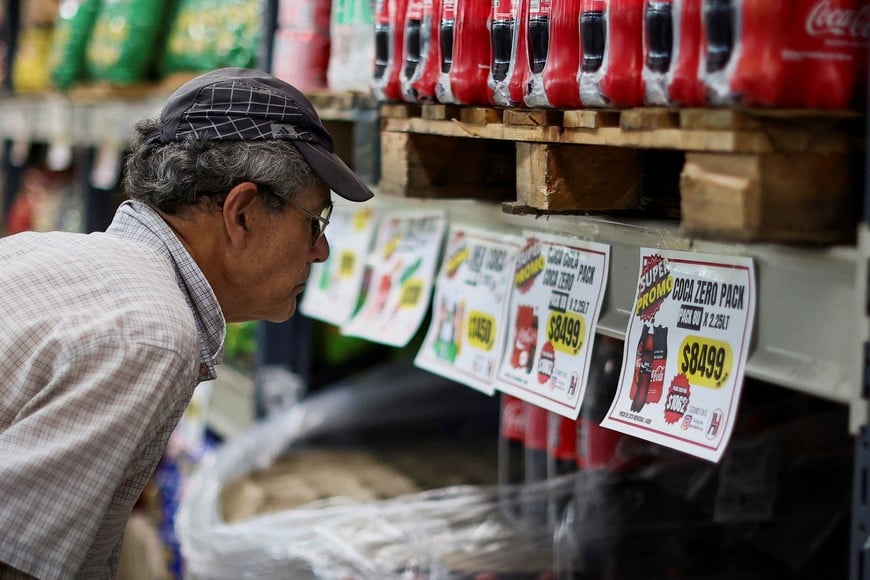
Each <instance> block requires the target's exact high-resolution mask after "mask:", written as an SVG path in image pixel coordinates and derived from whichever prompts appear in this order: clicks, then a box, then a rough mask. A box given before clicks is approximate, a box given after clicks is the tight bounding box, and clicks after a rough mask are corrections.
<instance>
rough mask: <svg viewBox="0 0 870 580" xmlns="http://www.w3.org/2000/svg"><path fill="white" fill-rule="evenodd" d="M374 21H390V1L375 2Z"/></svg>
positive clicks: (380, 22)
mask: <svg viewBox="0 0 870 580" xmlns="http://www.w3.org/2000/svg"><path fill="white" fill-rule="evenodd" d="M375 23H376V24H389V23H390V3H389V2H388V1H387V0H378V1H377V3H375Z"/></svg>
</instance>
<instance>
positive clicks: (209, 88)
mask: <svg viewBox="0 0 870 580" xmlns="http://www.w3.org/2000/svg"><path fill="white" fill-rule="evenodd" d="M158 131H159V133H158V134H155V135H153V136H152V137H150V138H149V141H152V142H158V143H171V142H173V141H180V140H183V139H187V138H191V137H192V138H195V139H214V140H217V141H268V140H271V139H286V140H288V141H290V142H292V143H293V145H294V146H295V147H296V149H298V150H299V153H301V154H302V157H304V158H305V161H307V162H308V164H309V165H310V166H311V168H312V169H313V170H314V172H315V173H316V174H317V175H318V176H320V178H321V179H323V181H325V182H326V184H327V185H328V186H329V187H330V189H332V190H333V191H334V192H335V193H337V194H338V195H340V196H342V197H344V198H345V199H349V200H351V201H365V200H367V199H370V198H371V197H372V195H373V194H372V192H371V190H370V189H369V188H368V186H367V185H366V184H365V183H363V181H362V180H361V179H360V178H359V177H357V175H356V174H355V173H354V172H353V170H351V169H350V167H348V166H347V164H346V163H345V162H344V161H342V160H341V158H340V157H339V156H338V155H336V154H335V152H334V150H333V145H332V137H330V136H329V133H328V132H327V131H326V129H325V128H324V126H323V124H322V123H321V122H320V117H319V116H318V115H317V111H315V110H314V106H313V105H312V104H311V103H310V102H309V101H308V99H307V98H306V97H305V95H303V94H302V93H301V92H300V91H299V90H298V89H296V88H295V87H293V86H291V85H289V84H288V83H286V82H284V81H282V80H281V79H278V78H275V77H274V76H272V75H270V74H268V73H265V72H262V71H258V70H253V69H244V68H221V69H217V70H213V71H211V72H208V73H205V74H203V75H200V76H198V77H196V78H194V79H192V80H190V81H188V82H187V83H185V84H184V85H182V86H181V87H179V88H178V90H176V91H175V92H174V93H172V95H170V97H169V99H168V100H167V101H166V103H165V104H164V105H163V110H162V111H161V112H160V128H159V129H158Z"/></svg>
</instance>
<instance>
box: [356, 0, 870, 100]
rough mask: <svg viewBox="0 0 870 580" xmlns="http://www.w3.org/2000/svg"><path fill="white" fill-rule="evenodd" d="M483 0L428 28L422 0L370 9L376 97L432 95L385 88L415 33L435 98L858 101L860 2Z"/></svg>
mask: <svg viewBox="0 0 870 580" xmlns="http://www.w3.org/2000/svg"><path fill="white" fill-rule="evenodd" d="M484 4H486V3H482V2H473V1H469V0H444V1H442V2H441V3H440V11H438V12H437V14H436V20H437V24H438V25H437V26H432V27H431V28H430V27H428V26H427V27H425V28H421V26H420V23H421V18H420V15H421V14H422V13H424V11H425V10H427V7H428V9H429V10H430V11H431V10H432V6H433V4H432V2H428V3H426V2H413V1H412V2H407V3H406V2H381V3H379V6H380V8H381V11H380V12H379V14H378V16H377V18H378V22H377V25H376V32H375V36H376V39H378V42H379V44H378V50H379V52H378V56H377V58H376V61H375V66H374V69H373V77H372V78H373V88H374V91H375V96H376V97H377V98H378V99H379V100H382V101H402V100H405V101H410V102H429V101H430V99H431V97H430V96H429V95H427V94H425V92H424V93H423V94H421V95H417V94H415V93H414V92H413V91H408V90H406V91H404V92H399V91H397V90H393V89H392V88H391V87H392V85H391V84H390V83H395V82H396V81H397V79H398V75H399V74H400V70H399V68H400V65H401V63H403V62H405V63H412V62H415V61H416V60H417V59H418V55H419V54H420V47H421V46H422V44H421V42H420V41H421V39H423V40H425V41H426V42H427V43H428V45H429V46H439V47H440V49H441V55H440V56H441V73H442V75H441V79H440V81H439V83H438V87H439V88H438V92H437V95H436V97H437V101H438V102H441V103H457V104H465V105H493V104H495V105H501V106H520V107H522V106H525V107H554V108H577V107H622V108H625V107H637V106H641V105H668V106H700V105H705V104H706V105H741V106H765V107H800V108H813V109H848V108H853V107H857V108H859V109H860V108H863V105H862V101H861V98H862V96H863V95H864V94H865V91H864V83H865V82H866V66H865V65H866V62H867V60H866V59H867V46H866V31H864V30H863V27H862V21H863V20H862V19H863V18H864V16H862V14H863V12H862V7H863V4H862V3H861V2H859V1H857V0H835V1H831V2H816V1H814V0H801V1H799V2H797V3H796V4H795V5H793V4H792V3H788V2H771V1H768V0H646V1H641V0H578V1H577V2H553V3H550V2H543V1H542V2H537V1H531V0H529V1H520V0H517V1H515V2H507V1H501V2H493V3H492V5H491V8H490V7H486V6H484ZM420 30H426V31H427V32H428V31H429V30H431V33H429V34H426V35H425V36H421V35H420ZM430 50H431V49H430ZM391 75H392V77H391ZM509 89H510V90H509Z"/></svg>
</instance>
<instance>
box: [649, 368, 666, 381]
mask: <svg viewBox="0 0 870 580" xmlns="http://www.w3.org/2000/svg"><path fill="white" fill-rule="evenodd" d="M649 380H650V381H651V382H656V381H658V382H660V383H662V382H664V380H665V365H663V364H661V365H657V366H655V367H653V370H652V373H651V374H650V377H649Z"/></svg>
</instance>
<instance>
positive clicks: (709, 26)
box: [704, 0, 738, 73]
mask: <svg viewBox="0 0 870 580" xmlns="http://www.w3.org/2000/svg"><path fill="white" fill-rule="evenodd" d="M737 16H738V14H737V10H736V9H735V6H734V2H733V0H704V31H705V37H706V41H707V42H706V47H705V48H706V51H705V52H706V59H705V70H706V71H707V72H708V73H714V72H717V71H721V70H723V69H724V68H725V67H726V66H727V65H728V63H729V62H730V60H731V54H732V52H733V51H734V29H735V28H736V27H737Z"/></svg>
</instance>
